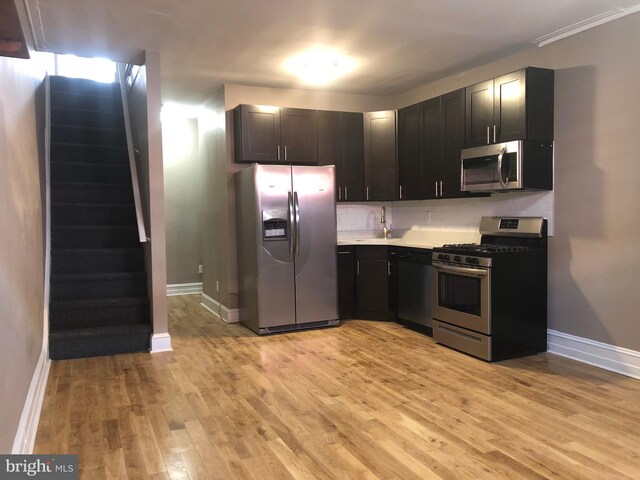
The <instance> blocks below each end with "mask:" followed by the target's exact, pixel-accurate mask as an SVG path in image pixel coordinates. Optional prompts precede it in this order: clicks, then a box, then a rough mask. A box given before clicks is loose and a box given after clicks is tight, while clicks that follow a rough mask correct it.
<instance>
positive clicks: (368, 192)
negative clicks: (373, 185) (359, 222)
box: [367, 187, 369, 200]
mask: <svg viewBox="0 0 640 480" xmlns="http://www.w3.org/2000/svg"><path fill="white" fill-rule="evenodd" d="M367 200H369V187H367Z"/></svg>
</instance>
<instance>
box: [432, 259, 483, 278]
mask: <svg viewBox="0 0 640 480" xmlns="http://www.w3.org/2000/svg"><path fill="white" fill-rule="evenodd" d="M431 266H432V267H433V268H434V270H438V271H440V272H445V273H458V274H460V275H466V276H468V277H486V276H487V275H489V270H488V269H487V270H485V269H483V268H466V267H454V266H451V265H444V264H441V263H436V262H433V263H432V264H431Z"/></svg>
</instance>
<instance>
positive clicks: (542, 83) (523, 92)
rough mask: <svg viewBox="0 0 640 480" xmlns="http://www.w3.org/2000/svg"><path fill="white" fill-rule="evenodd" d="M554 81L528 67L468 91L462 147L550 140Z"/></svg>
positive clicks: (548, 72)
mask: <svg viewBox="0 0 640 480" xmlns="http://www.w3.org/2000/svg"><path fill="white" fill-rule="evenodd" d="M553 78H554V74H553V70H548V69H545V68H536V67H527V68H523V69H521V70H518V71H516V72H512V73H509V74H507V75H502V76H500V77H497V78H495V79H492V80H487V81H485V82H480V83H477V84H475V85H472V86H470V87H467V88H466V94H465V102H466V136H465V145H466V146H467V147H476V146H480V145H487V144H491V143H500V142H509V141H512V140H527V139H528V140H547V141H551V140H553Z"/></svg>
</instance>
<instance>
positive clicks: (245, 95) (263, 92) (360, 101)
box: [224, 84, 394, 112]
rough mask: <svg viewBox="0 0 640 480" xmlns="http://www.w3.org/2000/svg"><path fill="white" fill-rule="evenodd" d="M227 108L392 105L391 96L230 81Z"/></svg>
mask: <svg viewBox="0 0 640 480" xmlns="http://www.w3.org/2000/svg"><path fill="white" fill-rule="evenodd" d="M224 100H225V109H226V110H230V109H232V108H234V107H236V106H237V105H240V104H248V105H276V106H280V107H291V108H310V109H317V110H338V111H343V112H373V111H376V110H388V109H389V108H393V107H392V105H393V100H394V99H392V98H389V97H377V96H372V95H352V94H346V93H331V92H326V91H324V90H315V91H314V90H294V89H283V88H264V87H250V86H246V85H233V84H227V85H225V89H224Z"/></svg>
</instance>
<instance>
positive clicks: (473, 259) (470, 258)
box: [467, 257, 480, 264]
mask: <svg viewBox="0 0 640 480" xmlns="http://www.w3.org/2000/svg"><path fill="white" fill-rule="evenodd" d="M467 263H473V264H478V263H480V261H479V260H478V259H477V258H475V257H467Z"/></svg>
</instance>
